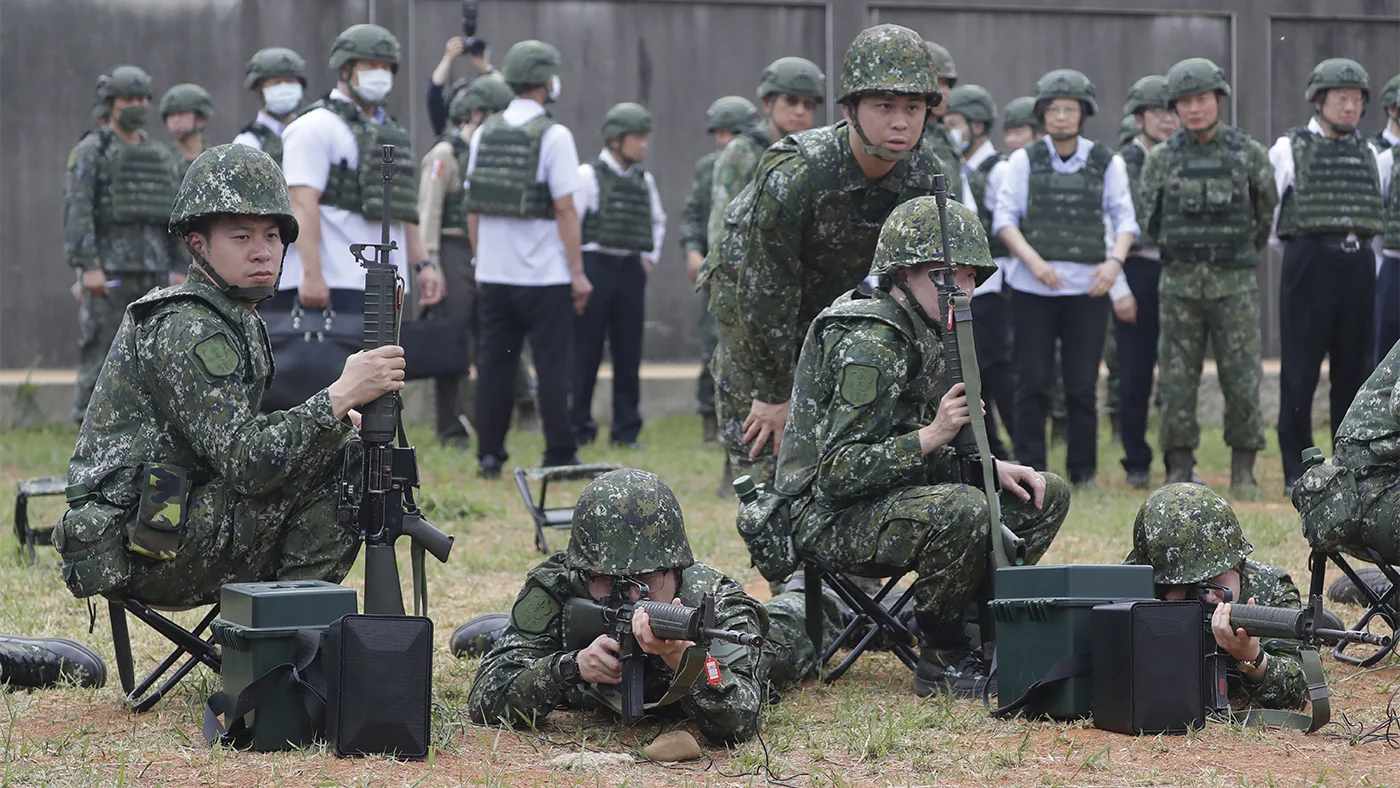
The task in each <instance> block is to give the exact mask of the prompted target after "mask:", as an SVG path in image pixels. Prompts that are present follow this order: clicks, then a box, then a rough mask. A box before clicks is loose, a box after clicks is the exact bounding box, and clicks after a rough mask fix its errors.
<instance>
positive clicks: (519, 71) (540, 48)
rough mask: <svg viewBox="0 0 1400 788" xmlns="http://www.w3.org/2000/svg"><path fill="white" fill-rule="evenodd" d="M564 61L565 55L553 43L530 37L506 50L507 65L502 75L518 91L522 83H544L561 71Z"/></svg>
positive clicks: (503, 68)
mask: <svg viewBox="0 0 1400 788" xmlns="http://www.w3.org/2000/svg"><path fill="white" fill-rule="evenodd" d="M563 63H564V57H563V55H560V54H559V50H558V49H555V48H554V46H553V45H551V44H546V43H545V42H543V41H536V40H534V39H530V40H528V41H521V42H519V43H517V44H515V45H514V46H512V47H511V48H510V51H509V52H506V61H505V65H504V66H502V67H501V76H503V77H505V78H506V83H507V84H508V85H510V86H511V87H512V88H513V89H516V90H517V91H518V90H519V88H518V87H517V86H521V85H543V84H545V83H546V82H549V78H550V77H552V76H554V75H555V74H557V73H558V72H559V66H560V65H562V64H563Z"/></svg>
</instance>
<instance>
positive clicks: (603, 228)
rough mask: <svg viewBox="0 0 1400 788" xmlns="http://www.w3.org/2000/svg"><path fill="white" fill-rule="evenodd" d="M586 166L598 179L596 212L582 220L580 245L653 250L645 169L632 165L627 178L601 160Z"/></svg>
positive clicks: (642, 250) (629, 249) (649, 195)
mask: <svg viewBox="0 0 1400 788" xmlns="http://www.w3.org/2000/svg"><path fill="white" fill-rule="evenodd" d="M589 164H590V165H591V166H592V167H593V172H594V173H595V176H594V177H596V178H597V179H598V210H597V211H589V212H588V213H587V214H585V215H584V217H583V242H584V243H586V244H598V245H599V246H601V247H603V248H605V249H624V250H627V251H631V252H650V251H652V248H653V246H654V242H653V239H652V237H651V190H650V189H649V188H647V181H646V170H643V169H642V168H641V167H640V166H639V165H636V164H634V165H632V173H631V174H630V175H618V174H617V173H616V172H614V171H613V168H612V167H609V166H608V163H607V162H605V161H603V160H602V159H601V158H597V159H594V160H593V161H591V162H589Z"/></svg>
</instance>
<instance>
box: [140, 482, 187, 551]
mask: <svg viewBox="0 0 1400 788" xmlns="http://www.w3.org/2000/svg"><path fill="white" fill-rule="evenodd" d="M136 483H137V485H138V486H139V489H140V491H141V505H140V506H138V507H137V509H136V516H135V517H133V518H131V522H130V523H129V524H128V525H127V538H128V543H129V547H130V549H131V552H133V553H137V554H139V555H144V556H146V557H147V558H153V559H155V560H157V561H169V560H170V559H172V558H174V557H175V556H176V555H177V554H178V553H179V552H180V535H181V534H182V533H184V530H185V503H186V499H187V498H188V497H189V491H190V484H189V479H188V478H187V477H186V476H185V469H184V468H180V467H177V466H174V465H166V464H164V463H158V462H147V463H143V464H142V465H141V470H140V473H139V475H138V476H137V477H136Z"/></svg>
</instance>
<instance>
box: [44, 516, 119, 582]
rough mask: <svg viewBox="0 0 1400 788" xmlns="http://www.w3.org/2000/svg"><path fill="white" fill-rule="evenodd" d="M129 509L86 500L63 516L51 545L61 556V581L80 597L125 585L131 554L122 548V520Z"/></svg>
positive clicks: (55, 530)
mask: <svg viewBox="0 0 1400 788" xmlns="http://www.w3.org/2000/svg"><path fill="white" fill-rule="evenodd" d="M130 512H131V510H130V509H129V508H124V507H120V506H113V505H112V504H109V503H107V502H105V501H90V502H88V503H85V504H83V505H81V506H79V507H77V508H73V509H69V510H68V511H67V512H66V513H64V515H63V519H62V520H61V521H60V522H59V524H58V527H57V528H55V529H54V532H53V545H54V548H55V549H57V550H58V554H59V556H60V557H61V558H62V559H63V567H62V570H61V571H62V575H63V582H64V584H65V585H67V586H68V590H69V591H71V592H73V596H75V597H77V598H79V599H83V598H85V597H90V596H92V595H94V594H106V593H108V592H111V591H116V590H118V589H123V588H126V586H127V584H128V583H129V582H130V581H131V557H130V556H129V555H128V554H127V551H126V521H127V519H129V517H130Z"/></svg>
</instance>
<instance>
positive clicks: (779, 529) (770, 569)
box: [735, 491, 797, 582]
mask: <svg viewBox="0 0 1400 788" xmlns="http://www.w3.org/2000/svg"><path fill="white" fill-rule="evenodd" d="M735 526H736V527H737V528H738V529H739V536H741V537H743V539H744V545H745V546H746V547H748V548H749V556H750V558H752V560H753V565H754V568H755V569H757V570H758V571H759V574H761V575H763V577H764V579H766V580H770V581H773V582H782V581H783V580H786V579H788V577H790V576H791V575H792V573H793V571H795V570H796V569H797V550H796V549H795V548H794V547H793V544H792V514H791V511H790V509H789V505H788V499H787V498H786V497H784V496H781V495H775V494H773V493H770V492H767V491H764V492H762V493H760V494H759V496H758V500H756V501H754V502H753V503H744V504H741V505H740V506H739V517H738V519H737V520H736V521H735Z"/></svg>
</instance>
